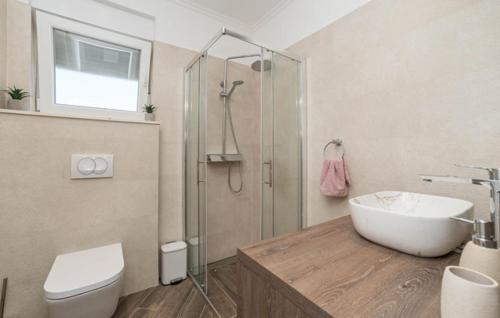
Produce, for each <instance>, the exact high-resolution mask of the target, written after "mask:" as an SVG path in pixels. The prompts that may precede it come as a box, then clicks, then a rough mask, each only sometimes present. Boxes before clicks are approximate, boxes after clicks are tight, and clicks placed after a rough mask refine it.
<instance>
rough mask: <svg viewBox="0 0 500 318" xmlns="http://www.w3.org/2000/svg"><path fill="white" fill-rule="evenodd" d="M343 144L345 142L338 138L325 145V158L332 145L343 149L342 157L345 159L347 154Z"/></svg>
mask: <svg viewBox="0 0 500 318" xmlns="http://www.w3.org/2000/svg"><path fill="white" fill-rule="evenodd" d="M343 143H344V142H343V141H342V139H340V138H336V139H333V140H330V141H329V142H328V143H327V144H326V145H325V147H324V148H323V156H325V155H326V150H327V149H328V147H329V146H330V145H335V146H336V147H341V149H342V153H341V154H342V156H341V157H342V158H343V157H344V153H345V148H344V144H343Z"/></svg>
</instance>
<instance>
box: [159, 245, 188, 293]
mask: <svg viewBox="0 0 500 318" xmlns="http://www.w3.org/2000/svg"><path fill="white" fill-rule="evenodd" d="M186 269H187V244H186V243H185V242H184V241H177V242H171V243H166V244H164V245H162V246H161V283H162V284H163V285H170V284H172V283H173V282H178V281H180V280H183V279H185V278H186Z"/></svg>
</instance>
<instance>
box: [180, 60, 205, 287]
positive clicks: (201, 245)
mask: <svg viewBox="0 0 500 318" xmlns="http://www.w3.org/2000/svg"><path fill="white" fill-rule="evenodd" d="M205 67H206V58H204V57H200V59H199V60H198V61H197V62H196V63H194V64H193V65H192V66H191V67H190V68H189V69H187V70H186V73H185V86H184V87H185V97H184V98H185V132H184V133H185V154H184V155H185V172H184V173H185V185H184V186H185V198H184V202H185V203H184V209H185V218H186V219H185V234H186V242H187V244H188V272H189V273H190V274H191V276H192V277H193V278H194V279H195V280H196V282H197V283H198V284H199V285H200V287H201V288H203V289H206V286H207V284H206V282H207V254H206V252H207V245H206V244H207V243H206V160H205V158H206V94H205V90H206V72H205Z"/></svg>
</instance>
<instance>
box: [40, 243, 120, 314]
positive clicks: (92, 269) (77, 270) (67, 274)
mask: <svg viewBox="0 0 500 318" xmlns="http://www.w3.org/2000/svg"><path fill="white" fill-rule="evenodd" d="M124 267H125V266H124V262H123V252H122V245H121V243H117V244H111V245H106V246H102V247H97V248H92V249H88V250H84V251H78V252H74V253H69V254H63V255H59V256H57V257H56V260H55V261H54V264H53V265H52V268H51V270H50V272H49V276H48V277H47V280H46V281H45V284H44V286H43V288H44V291H45V300H46V302H47V304H48V307H49V316H50V318H88V317H92V318H109V317H111V316H112V315H113V313H114V311H115V310H116V306H117V305H118V298H119V297H120V292H121V285H122V278H123V269H124Z"/></svg>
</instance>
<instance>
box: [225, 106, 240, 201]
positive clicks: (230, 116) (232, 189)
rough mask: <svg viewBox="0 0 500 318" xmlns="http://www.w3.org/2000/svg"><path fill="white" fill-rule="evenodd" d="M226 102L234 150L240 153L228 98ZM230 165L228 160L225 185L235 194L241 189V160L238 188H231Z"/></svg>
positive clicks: (231, 165)
mask: <svg viewBox="0 0 500 318" xmlns="http://www.w3.org/2000/svg"><path fill="white" fill-rule="evenodd" d="M226 102H227V107H226V109H227V117H228V120H229V128H230V129H231V135H232V136H233V140H234V146H235V148H236V152H237V153H239V154H241V152H240V147H239V146H238V140H236V134H235V133H234V125H233V116H232V115H231V103H230V102H229V100H226ZM232 167H233V163H232V162H230V163H229V166H228V167H227V185H228V186H229V190H231V192H232V193H235V194H236V193H240V192H241V190H243V176H242V173H241V160H240V161H239V162H238V174H239V177H240V185H239V186H238V188H233V184H232V182H231V173H232Z"/></svg>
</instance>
